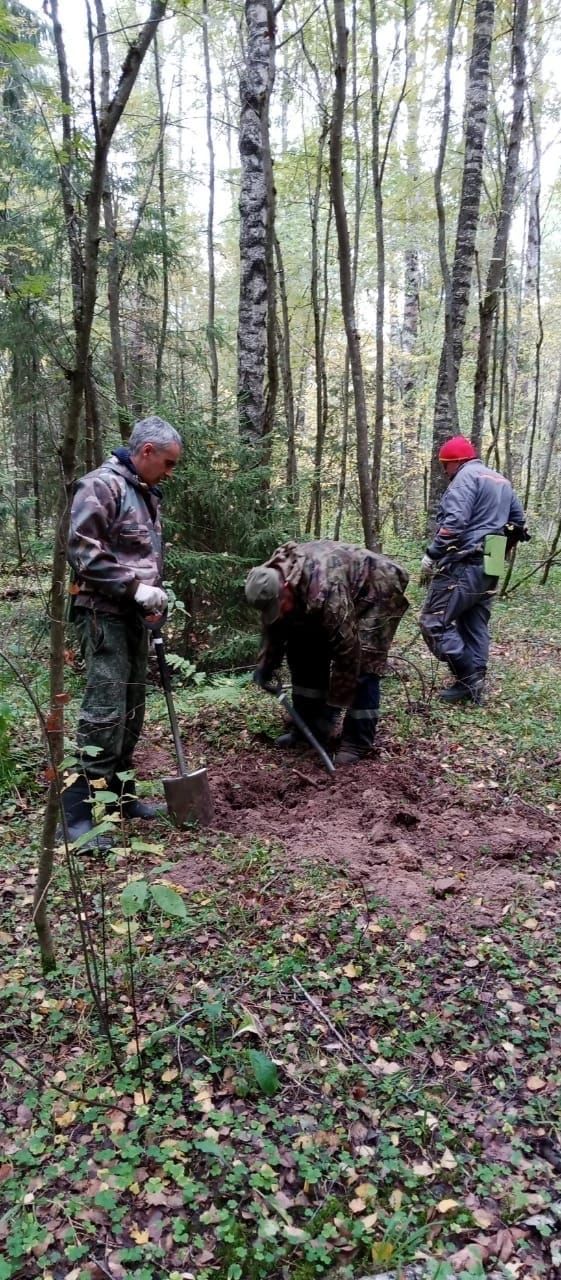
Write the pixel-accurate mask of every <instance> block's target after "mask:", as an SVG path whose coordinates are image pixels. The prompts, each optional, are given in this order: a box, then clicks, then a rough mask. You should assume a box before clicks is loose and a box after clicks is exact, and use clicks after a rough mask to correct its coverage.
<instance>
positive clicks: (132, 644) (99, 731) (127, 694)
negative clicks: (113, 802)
mask: <svg viewBox="0 0 561 1280" xmlns="http://www.w3.org/2000/svg"><path fill="white" fill-rule="evenodd" d="M75 623H76V628H77V631H78V634H79V637H80V643H81V646H82V653H83V656H84V659H85V662H86V679H87V682H86V690H85V693H84V697H83V699H82V706H81V708H80V715H79V719H78V732H77V746H78V752H79V753H82V752H83V751H84V747H97V748H98V750H97V753H96V754H95V755H94V756H90V755H88V754H87V753H86V754H83V755H82V756H81V762H82V766H83V769H84V773H86V774H87V776H88V777H89V778H92V779H93V778H106V779H108V780H109V779H112V778H113V776H114V774H116V773H121V772H124V771H125V770H128V769H130V768H131V766H132V757H133V752H134V749H135V747H136V744H137V742H138V739H139V737H140V733H141V730H142V725H143V723H144V709H145V697H146V667H147V660H148V633H147V631H146V627H145V626H144V623H143V621H142V618H141V616H140V613H137V612H135V611H134V610H132V609H131V611H130V613H128V614H126V615H125V614H119V615H117V614H109V613H96V612H95V611H94V610H93V609H76V611H75Z"/></svg>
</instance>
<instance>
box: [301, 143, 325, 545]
mask: <svg viewBox="0 0 561 1280" xmlns="http://www.w3.org/2000/svg"><path fill="white" fill-rule="evenodd" d="M328 132H329V124H328V121H327V119H326V118H324V121H323V125H322V129H321V132H320V135H319V138H318V149H317V157H316V176H315V183H314V189H313V194H312V196H311V199H310V201H309V203H310V226H311V233H312V234H311V242H310V258H311V268H312V270H311V279H310V295H311V303H312V320H313V326H314V373H315V383H316V439H315V446H314V474H313V479H312V487H311V493H310V502H309V506H308V514H307V516H306V526H305V528H306V533H310V532H311V530H312V527H314V536H315V537H319V534H318V532H317V530H318V528H319V529H320V530H321V463H322V457H323V437H324V430H325V409H326V404H325V400H326V397H325V391H326V376H325V351H324V343H323V323H322V308H321V298H320V256H319V215H320V207H321V189H322V177H323V170H324V150H325V142H326V138H327V135H328Z"/></svg>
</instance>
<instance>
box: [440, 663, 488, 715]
mask: <svg viewBox="0 0 561 1280" xmlns="http://www.w3.org/2000/svg"><path fill="white" fill-rule="evenodd" d="M484 691H485V671H472V673H471V675H469V676H464V678H463V680H455V681H454V684H451V685H450V687H449V688H448V689H442V690H441V692H440V693H439V695H438V700H439V702H444V703H446V704H447V706H454V704H455V703H457V702H472V703H474V704H475V706H476V707H481V706H483V703H484Z"/></svg>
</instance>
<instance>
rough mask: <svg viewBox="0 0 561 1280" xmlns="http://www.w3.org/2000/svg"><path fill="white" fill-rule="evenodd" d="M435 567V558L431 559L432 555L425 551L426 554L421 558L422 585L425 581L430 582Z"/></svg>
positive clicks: (420, 578) (420, 575)
mask: <svg viewBox="0 0 561 1280" xmlns="http://www.w3.org/2000/svg"><path fill="white" fill-rule="evenodd" d="M435 569H436V562H435V561H434V560H431V558H430V556H427V554H426V552H425V555H424V556H423V559H422V560H421V572H420V574H419V581H420V583H421V585H422V584H423V583H424V582H430V580H431V578H432V575H433V573H434V571H435Z"/></svg>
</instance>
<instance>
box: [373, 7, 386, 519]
mask: <svg viewBox="0 0 561 1280" xmlns="http://www.w3.org/2000/svg"><path fill="white" fill-rule="evenodd" d="M377 28H378V14H377V3H376V0H370V53H371V60H372V72H371V83H370V107H371V118H372V185H373V191H374V221H375V227H376V373H375V378H374V450H373V460H372V495H373V504H374V521H375V528H376V533H377V534H379V531H380V477H381V471H382V443H383V438H384V308H385V290H386V251H385V245H384V203H383V195H382V164H381V158H380V101H379V100H380V84H379V79H380V76H379V60H378V29H377Z"/></svg>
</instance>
